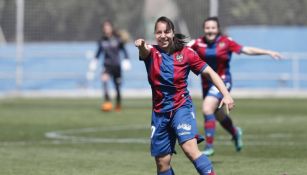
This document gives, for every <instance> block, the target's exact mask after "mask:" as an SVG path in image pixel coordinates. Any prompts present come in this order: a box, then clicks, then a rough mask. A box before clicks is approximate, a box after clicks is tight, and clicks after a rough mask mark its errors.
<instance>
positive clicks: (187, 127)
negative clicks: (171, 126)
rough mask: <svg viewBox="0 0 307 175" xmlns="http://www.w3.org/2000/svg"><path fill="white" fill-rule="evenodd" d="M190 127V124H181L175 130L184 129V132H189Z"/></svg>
mask: <svg viewBox="0 0 307 175" xmlns="http://www.w3.org/2000/svg"><path fill="white" fill-rule="evenodd" d="M191 128H192V126H191V125H190V124H186V123H182V124H179V125H178V126H177V129H184V130H186V131H190V130H191Z"/></svg>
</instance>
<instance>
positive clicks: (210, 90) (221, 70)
mask: <svg viewBox="0 0 307 175" xmlns="http://www.w3.org/2000/svg"><path fill="white" fill-rule="evenodd" d="M203 31H204V35H203V36H201V37H199V38H198V39H196V40H192V41H191V42H190V43H189V44H188V46H190V47H191V48H192V49H193V50H195V51H196V52H197V53H198V54H199V56H200V57H201V58H202V59H203V60H204V61H206V62H207V64H208V65H209V66H210V67H212V69H213V70H214V71H216V72H217V74H218V75H219V76H220V77H221V78H222V80H223V81H224V83H225V85H226V87H227V88H228V91H230V90H231V87H232V80H231V74H230V68H229V62H230V60H231V55H232V53H233V52H235V53H237V54H241V53H243V54H246V55H269V56H271V57H272V58H274V59H279V58H281V55H280V54H279V53H278V52H275V51H270V50H264V49H259V48H254V47H246V46H242V45H240V44H238V43H236V42H235V41H233V40H232V39H231V38H229V37H227V36H225V35H223V34H222V32H221V28H220V23H219V20H218V18H217V17H209V18H207V19H206V20H205V21H204V23H203ZM201 82H202V93H203V105H202V112H203V115H204V120H205V122H204V129H205V137H206V145H205V149H204V152H203V153H204V154H205V155H207V156H211V155H213V154H214V149H213V142H214V135H215V121H216V119H217V120H218V121H219V123H220V124H221V126H222V127H223V128H224V129H225V130H226V131H228V133H230V134H231V136H232V140H233V141H234V144H235V148H236V151H240V150H241V149H242V147H243V142H242V130H241V128H239V127H236V126H235V125H234V124H233V122H232V119H231V118H230V116H229V115H228V114H226V112H225V111H224V110H223V109H221V108H218V105H219V102H220V100H221V99H222V98H223V95H222V94H221V93H220V92H219V90H218V89H217V88H216V87H215V86H214V85H213V84H212V82H211V81H209V80H208V79H206V78H205V77H203V76H202V78H201Z"/></svg>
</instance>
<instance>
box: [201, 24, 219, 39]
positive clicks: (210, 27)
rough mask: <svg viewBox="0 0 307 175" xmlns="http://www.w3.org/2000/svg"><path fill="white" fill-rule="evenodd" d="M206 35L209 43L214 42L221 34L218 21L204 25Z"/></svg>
mask: <svg viewBox="0 0 307 175" xmlns="http://www.w3.org/2000/svg"><path fill="white" fill-rule="evenodd" d="M204 33H205V37H206V39H207V40H208V41H214V40H215V38H216V37H217V35H218V33H219V28H218V25H217V22H216V21H207V22H205V24H204Z"/></svg>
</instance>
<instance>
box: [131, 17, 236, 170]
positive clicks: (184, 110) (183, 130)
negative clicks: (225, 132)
mask: <svg viewBox="0 0 307 175" xmlns="http://www.w3.org/2000/svg"><path fill="white" fill-rule="evenodd" d="M154 35H155V39H156V42H157V45H148V44H146V42H145V41H144V39H138V40H136V41H135V46H136V47H138V49H139V56H140V60H142V61H144V63H145V66H146V70H147V74H148V82H149V84H150V85H151V89H152V98H153V99H152V101H153V111H152V120H151V129H152V133H151V155H152V156H154V157H155V161H156V166H157V174H158V175H174V171H173V169H172V167H171V165H170V162H171V158H172V154H173V153H174V149H175V143H176V139H178V142H179V145H180V146H181V148H182V150H183V151H184V153H185V155H186V156H187V157H188V158H189V159H190V160H191V161H192V162H193V164H194V166H195V168H196V169H197V171H198V173H199V174H201V175H214V174H215V173H214V171H213V167H212V164H211V162H210V160H209V159H208V158H207V157H206V156H205V155H204V154H202V153H201V152H200V151H199V149H198V146H197V142H201V141H202V140H203V139H201V137H199V135H198V134H197V133H198V132H197V126H196V119H195V112H194V107H193V104H192V99H191V97H190V95H189V91H188V89H187V86H188V85H187V78H188V74H189V71H190V70H192V71H193V72H194V73H195V74H202V75H203V76H205V77H207V78H209V79H210V80H211V81H212V82H213V83H214V85H215V86H216V87H217V88H218V89H219V90H220V92H221V93H222V94H223V99H222V100H221V104H224V105H225V106H226V107H227V108H229V109H232V108H233V107H234V102H233V99H232V97H231V96H230V94H229V92H228V91H227V88H226V87H225V85H224V83H223V81H222V80H221V78H220V77H219V76H218V75H217V74H216V73H215V72H214V71H213V70H212V69H211V68H210V67H209V66H207V64H206V63H205V62H204V61H203V60H201V59H200V58H199V56H198V55H197V54H196V53H195V52H194V51H193V50H192V49H191V48H188V47H186V46H185V43H186V42H185V36H184V35H182V34H175V30H174V25H173V23H172V21H171V20H170V19H168V18H167V17H160V18H159V19H158V20H157V21H156V23H155V28H154Z"/></svg>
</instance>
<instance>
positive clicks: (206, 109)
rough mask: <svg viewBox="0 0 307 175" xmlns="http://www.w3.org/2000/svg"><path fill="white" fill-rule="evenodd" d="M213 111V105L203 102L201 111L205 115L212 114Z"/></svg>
mask: <svg viewBox="0 0 307 175" xmlns="http://www.w3.org/2000/svg"><path fill="white" fill-rule="evenodd" d="M214 111H215V108H214V107H213V106H211V105H206V104H204V106H203V113H204V114H205V115H209V114H213V113H214Z"/></svg>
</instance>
